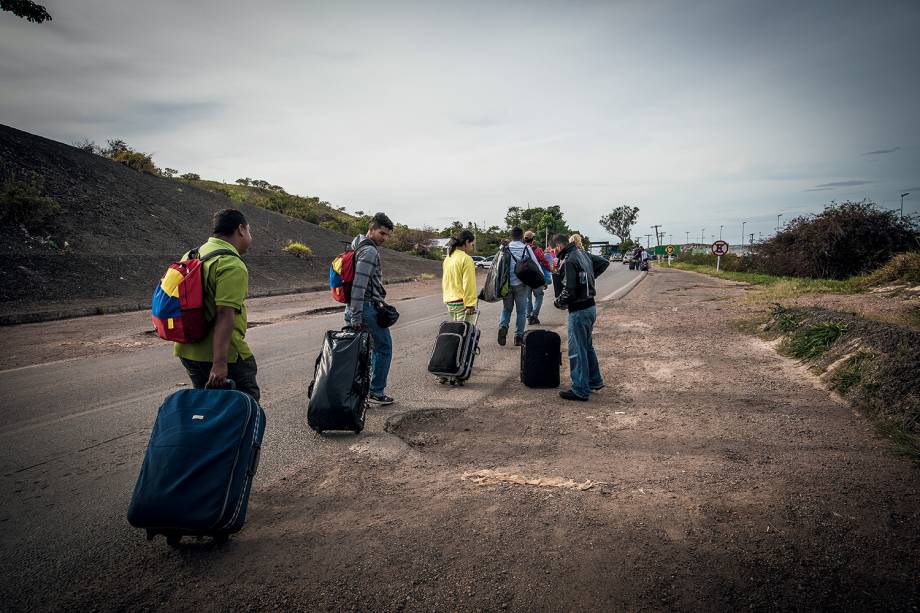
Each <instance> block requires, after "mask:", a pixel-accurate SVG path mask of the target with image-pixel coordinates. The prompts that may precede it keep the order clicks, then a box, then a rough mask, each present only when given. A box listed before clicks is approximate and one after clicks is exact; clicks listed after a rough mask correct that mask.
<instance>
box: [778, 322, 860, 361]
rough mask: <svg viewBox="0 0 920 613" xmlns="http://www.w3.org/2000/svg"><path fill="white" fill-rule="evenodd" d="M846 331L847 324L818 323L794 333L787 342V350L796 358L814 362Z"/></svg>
mask: <svg viewBox="0 0 920 613" xmlns="http://www.w3.org/2000/svg"><path fill="white" fill-rule="evenodd" d="M846 331H847V324H845V323H841V322H839V321H823V322H820V323H816V324H814V325H811V326H809V327H808V328H806V329H804V330H797V331H796V332H794V333H793V334H792V336H791V337H790V338H789V339H788V341H787V344H786V350H787V351H788V353H789V355H791V356H792V357H794V358H799V359H800V360H813V359H815V358H817V357H819V356H821V355H823V354H824V353H825V352H826V351H827V350H828V349H829V348H830V347H831V345H833V344H834V343H836V342H837V339H839V338H840V337H841V336H843V333H844V332H846Z"/></svg>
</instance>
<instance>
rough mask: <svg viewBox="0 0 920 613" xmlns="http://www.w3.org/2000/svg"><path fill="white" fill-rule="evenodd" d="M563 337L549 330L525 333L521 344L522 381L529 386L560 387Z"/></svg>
mask: <svg viewBox="0 0 920 613" xmlns="http://www.w3.org/2000/svg"><path fill="white" fill-rule="evenodd" d="M561 347H562V339H560V338H559V335H558V334H556V333H555V332H550V331H549V330H530V331H528V332H525V333H524V344H523V345H522V346H521V383H523V384H524V385H526V386H527V387H559V368H560V367H561V366H562V349H561Z"/></svg>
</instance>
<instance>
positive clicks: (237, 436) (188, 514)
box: [128, 389, 265, 547]
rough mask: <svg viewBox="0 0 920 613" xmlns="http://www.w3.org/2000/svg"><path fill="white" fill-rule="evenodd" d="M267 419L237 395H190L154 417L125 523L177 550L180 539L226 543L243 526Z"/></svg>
mask: <svg viewBox="0 0 920 613" xmlns="http://www.w3.org/2000/svg"><path fill="white" fill-rule="evenodd" d="M264 432H265V412H264V411H263V410H262V407H260V406H259V403H258V402H256V401H255V400H253V399H252V398H251V397H250V396H249V395H247V394H244V393H243V392H240V391H236V390H234V389H229V390H216V389H186V390H180V391H178V392H175V393H174V394H172V395H170V396H169V397H168V398H166V401H165V402H164V403H163V405H162V406H161V407H160V410H159V413H157V419H156V422H155V423H154V425H153V431H152V432H151V433H150V443H149V444H148V445H147V452H146V454H145V456H144V463H143V465H142V466H141V472H140V475H139V476H138V478H137V485H135V486H134V495H133V496H132V498H131V505H130V506H129V507H128V522H129V523H130V524H131V525H132V526H134V527H136V528H143V529H145V530H146V531H147V539H148V540H152V539H153V537H154V536H156V535H157V534H162V535H164V536H165V537H166V542H167V543H169V544H170V545H171V546H174V547H175V546H178V545H179V542H180V540H181V539H182V537H183V536H196V537H203V536H209V537H211V538H213V539H214V540H215V542H218V543H221V542H224V541H226V540H227V538H228V537H229V536H230V535H231V534H233V533H235V532H238V531H239V530H240V529H241V528H242V527H243V523H244V522H245V521H246V507H247V504H248V501H249V490H250V487H251V486H252V479H253V477H254V476H255V473H256V469H257V468H258V466H259V451H260V449H261V446H262V435H263V434H264Z"/></svg>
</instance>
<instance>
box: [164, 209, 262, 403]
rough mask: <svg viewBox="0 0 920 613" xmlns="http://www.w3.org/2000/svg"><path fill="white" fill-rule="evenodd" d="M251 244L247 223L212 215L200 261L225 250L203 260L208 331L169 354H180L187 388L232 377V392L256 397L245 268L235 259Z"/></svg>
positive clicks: (232, 213)
mask: <svg viewBox="0 0 920 613" xmlns="http://www.w3.org/2000/svg"><path fill="white" fill-rule="evenodd" d="M251 244H252V234H250V232H249V222H247V221H246V217H244V216H243V214H242V213H240V212H239V211H237V210H235V209H224V210H222V211H218V212H217V213H215V214H214V230H213V232H212V236H211V238H209V239H208V242H206V243H205V244H203V245H202V246H201V247H200V248H199V249H198V253H199V257H204V256H206V255H208V254H209V253H211V252H213V251H217V250H225V251H227V252H228V253H227V254H226V255H219V256H216V257H213V258H210V259H208V260H207V261H205V262H204V263H203V264H202V266H203V267H204V269H203V271H202V275H203V276H204V278H205V280H206V281H205V293H204V308H205V314H206V315H207V318H208V321H209V322H213V326H212V328H211V331H210V332H209V333H208V335H207V336H206V337H204V338H203V339H201V340H200V341H198V342H197V343H184V344H180V343H176V344H175V346H174V347H173V353H174V354H175V355H177V356H179V359H180V360H181V361H182V365H183V366H185V370H187V371H188V376H189V378H190V379H191V380H192V385H194V386H195V387H196V388H203V387H213V388H220V387H223V385H224V384H225V382H226V381H227V379H232V380H233V382H234V383H235V384H236V388H237V389H238V390H240V391H241V392H246V393H247V394H249V395H250V396H252V397H253V398H254V399H255V400H258V399H259V385H258V383H256V373H257V370H258V369H257V367H256V359H255V357H253V355H252V351H251V350H250V349H249V345H247V344H246V305H245V303H244V301H245V300H246V294H247V292H248V291H249V270H248V269H247V268H246V264H244V263H243V260H242V259H240V256H241V255H243V254H244V253H246V251H247V250H248V249H249V246H250V245H251Z"/></svg>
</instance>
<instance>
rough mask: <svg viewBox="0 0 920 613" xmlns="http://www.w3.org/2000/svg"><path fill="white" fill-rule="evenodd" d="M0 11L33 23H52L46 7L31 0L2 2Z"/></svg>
mask: <svg viewBox="0 0 920 613" xmlns="http://www.w3.org/2000/svg"><path fill="white" fill-rule="evenodd" d="M0 10H4V11H9V12H10V13H12V14H14V15H16V16H17V17H22V18H23V19H26V20H28V21H31V22H32V23H43V22H45V21H51V15H50V14H49V13H48V11H47V10H45V7H43V6H42V5H41V4H35V3H34V2H31V1H30V0H0Z"/></svg>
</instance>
